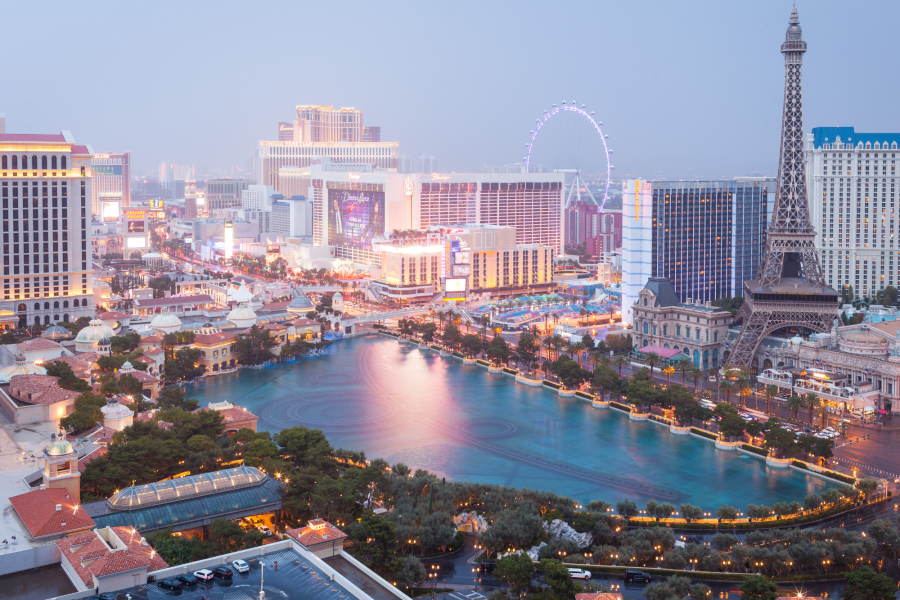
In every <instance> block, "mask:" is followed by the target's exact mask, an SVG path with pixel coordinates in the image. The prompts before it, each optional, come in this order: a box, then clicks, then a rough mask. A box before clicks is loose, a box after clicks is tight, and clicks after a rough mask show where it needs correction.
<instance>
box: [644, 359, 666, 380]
mask: <svg viewBox="0 0 900 600" xmlns="http://www.w3.org/2000/svg"><path fill="white" fill-rule="evenodd" d="M662 361H663V358H662V356H660V355H659V354H657V353H656V352H648V353H647V354H645V355H644V364H645V365H647V366H648V367H650V379H651V380H652V379H653V368H654V367H655V366H656V365H658V364H660V363H661V362H662Z"/></svg>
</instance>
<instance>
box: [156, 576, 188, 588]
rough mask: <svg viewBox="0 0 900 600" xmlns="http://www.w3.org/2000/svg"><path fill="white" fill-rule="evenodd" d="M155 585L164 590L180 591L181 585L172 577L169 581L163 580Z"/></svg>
mask: <svg viewBox="0 0 900 600" xmlns="http://www.w3.org/2000/svg"><path fill="white" fill-rule="evenodd" d="M157 585H159V587H161V588H163V589H166V590H180V589H181V586H182V585H183V584H182V583H181V582H180V581H178V580H177V579H175V578H174V577H172V578H171V579H163V580H162V581H160V582H159V583H158V584H157Z"/></svg>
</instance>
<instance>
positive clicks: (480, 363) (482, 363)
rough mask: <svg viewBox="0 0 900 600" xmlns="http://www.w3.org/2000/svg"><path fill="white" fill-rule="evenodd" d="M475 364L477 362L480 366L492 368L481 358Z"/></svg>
mask: <svg viewBox="0 0 900 600" xmlns="http://www.w3.org/2000/svg"><path fill="white" fill-rule="evenodd" d="M475 362H477V363H478V364H479V365H484V366H485V367H489V366H491V365H489V364H488V361H486V360H483V359H481V358H477V359H475Z"/></svg>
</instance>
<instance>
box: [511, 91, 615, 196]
mask: <svg viewBox="0 0 900 600" xmlns="http://www.w3.org/2000/svg"><path fill="white" fill-rule="evenodd" d="M564 112H571V113H575V114H578V115H580V116H582V117H584V119H585V120H586V121H587V122H588V123H589V124H590V127H592V128H593V129H594V130H595V131H596V132H597V135H598V136H599V137H600V141H601V142H602V144H603V154H604V157H605V159H606V185H605V188H604V190H603V199H602V200H601V201H600V202H597V200H596V198H594V195H593V194H591V193H590V191H588V196H589V197H590V199H591V201H592V202H593V203H594V204H596V205H598V206H599V207H600V208H601V210H602V209H603V207H604V206H606V201H607V200H608V199H609V185H610V180H611V178H612V171H613V169H615V167H614V166H613V165H612V162H611V159H610V155H611V154H612V152H613V151H612V150H610V149H609V146H608V145H607V143H606V140H607V139H608V138H609V136H608V135H605V134H604V133H603V123H602V122H600V121H597V120H595V119H594V113H593V112H591V113H588V112H587V111H586V110H585V106H584V105H583V104H582V105H581V108H579V107H578V103H577V102H575V101H572V103H571V104H567V103H566V101H563V102H562V106H557V105H556V104H554V105H553V106H552V108H551V109H550V110H545V111H544V116H543V118H542V119H538V120H537V122H536V124H535V128H534V130H533V131H532V132H531V141H530V142H528V143H527V144H525V146H526V148H527V149H528V153H527V154H526V155H525V157H524V162H525V172H526V173H530V172H531V153H532V150H533V148H534V142H535V140H536V139H537V136H538V134H539V133H540V132H541V128H542V127H544V125H546V124H547V122H548V121H550V119H552V118H553V117H554V116H557V115H560V114H563V113H564ZM557 172H564V173H573V172H574V173H576V180H575V181H574V182H573V185H572V187H573V188H574V187H576V184H577V183H578V182H579V180H581V181H580V182H581V183H582V184H584V186H585V188H586V189H587V184H586V183H585V182H584V180H582V179H581V173H580V172H578V171H577V170H570V169H557ZM569 196H570V197H571V194H569ZM568 205H569V200H567V201H566V206H567V207H568Z"/></svg>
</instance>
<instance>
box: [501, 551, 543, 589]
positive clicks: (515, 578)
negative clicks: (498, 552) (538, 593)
mask: <svg viewBox="0 0 900 600" xmlns="http://www.w3.org/2000/svg"><path fill="white" fill-rule="evenodd" d="M534 571H535V567H534V563H533V562H532V560H531V559H530V558H529V557H528V555H527V554H525V553H522V554H510V555H508V556H504V557H503V558H501V559H499V560H497V567H496V568H495V569H494V577H495V578H496V579H498V580H499V581H502V582H503V583H505V584H506V585H508V586H509V588H510V590H509V591H510V593H511V594H512V595H513V597H515V598H522V597H523V596H525V595H526V594H528V593H530V592H531V591H532V590H533V588H534V586H533V584H532V581H533V579H534Z"/></svg>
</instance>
